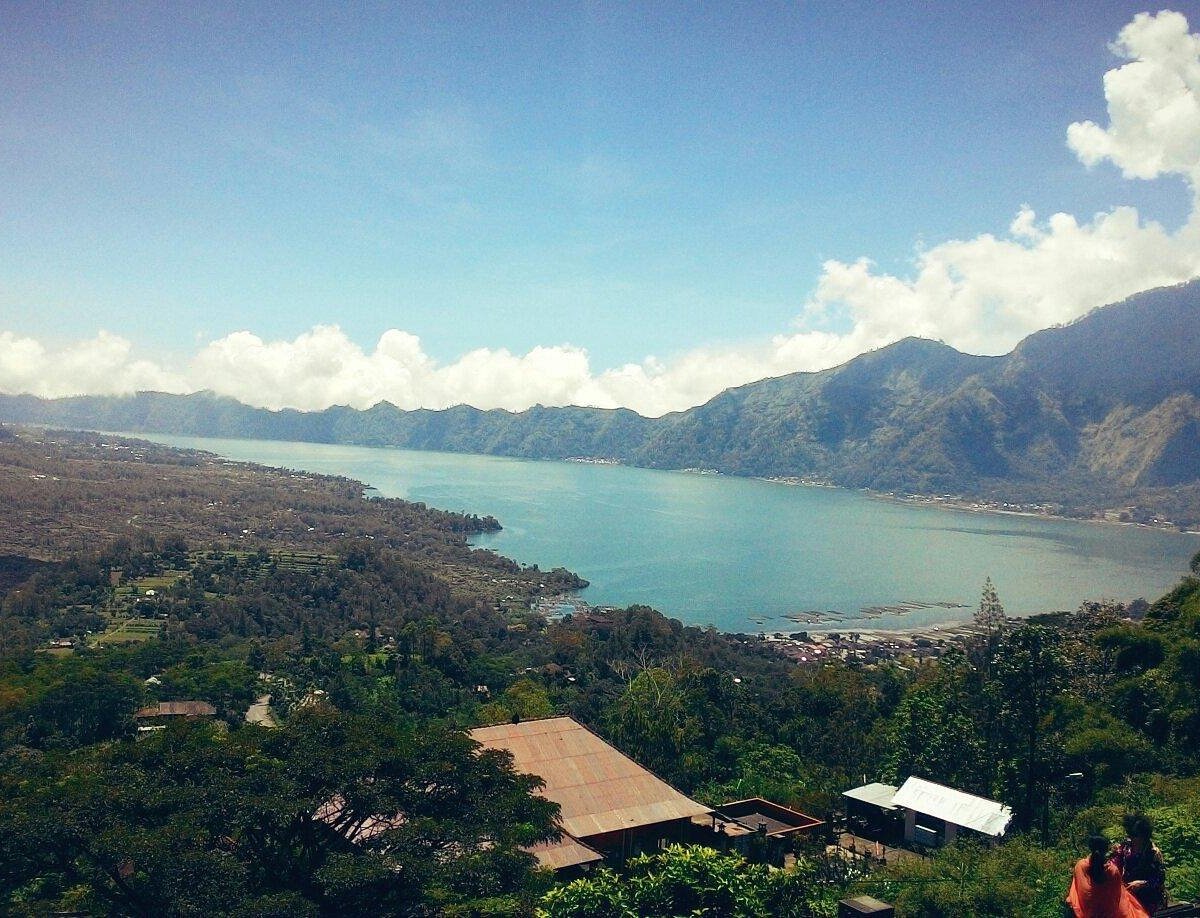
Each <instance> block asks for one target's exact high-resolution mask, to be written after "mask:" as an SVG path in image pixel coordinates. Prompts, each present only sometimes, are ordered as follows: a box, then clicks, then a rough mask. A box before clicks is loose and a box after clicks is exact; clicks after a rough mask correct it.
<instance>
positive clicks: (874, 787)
mask: <svg viewBox="0 0 1200 918" xmlns="http://www.w3.org/2000/svg"><path fill="white" fill-rule="evenodd" d="M842 796H843V797H849V798H850V799H851V800H861V801H862V802H863V803H869V804H871V805H872V806H878V807H882V808H883V809H885V810H890V809H893V806H892V798H893V797H895V796H896V787H895V786H894V785H892V784H880V783H879V782H878V781H876V782H874V783H873V784H864V785H863V786H862V787H854V788H851V789H850V790H848V791H842Z"/></svg>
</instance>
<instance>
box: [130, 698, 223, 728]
mask: <svg viewBox="0 0 1200 918" xmlns="http://www.w3.org/2000/svg"><path fill="white" fill-rule="evenodd" d="M216 715H217V709H216V708H214V707H213V706H212V705H211V704H209V703H208V702H207V701H160V702H159V703H158V704H152V705H149V706H148V707H144V708H140V709H139V710H137V711H136V712H134V715H133V716H134V719H135V720H137V724H138V732H139V733H148V732H150V731H153V730H162V729H164V728H165V727H166V726H167V723H168V721H172V720H176V719H178V718H182V717H216Z"/></svg>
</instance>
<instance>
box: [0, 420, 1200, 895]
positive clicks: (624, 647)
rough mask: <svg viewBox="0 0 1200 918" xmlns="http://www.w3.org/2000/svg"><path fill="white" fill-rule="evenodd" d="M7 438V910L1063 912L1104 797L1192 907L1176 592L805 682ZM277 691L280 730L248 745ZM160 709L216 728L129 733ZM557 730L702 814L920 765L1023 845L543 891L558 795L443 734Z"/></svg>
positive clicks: (0, 627) (160, 473) (1194, 607)
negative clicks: (538, 843)
mask: <svg viewBox="0 0 1200 918" xmlns="http://www.w3.org/2000/svg"><path fill="white" fill-rule="evenodd" d="M104 444H108V445H104ZM116 446H122V447H126V446H127V447H129V448H127V449H117V448H116ZM0 449H2V450H3V456H4V457H5V460H4V464H3V466H0V469H2V470H4V475H5V476H7V477H0V483H3V486H4V487H5V488H6V489H7V490H6V494H7V495H9V498H10V499H11V500H12V501H13V503H12V504H11V506H12V507H13V514H12V519H13V520H15V521H16V524H15V525H14V527H13V528H12V529H11V531H10V532H8V533H7V534H6V538H7V540H8V542H7V547H6V548H5V550H6V551H8V552H9V553H10V558H9V560H8V562H7V563H6V566H5V569H6V570H7V571H8V578H7V580H5V581H3V585H2V589H3V597H2V599H0V636H3V640H2V641H0V903H2V904H0V910H2V911H4V912H5V913H10V914H29V915H34V914H45V913H46V912H48V911H52V910H54V909H66V910H75V911H80V912H84V913H88V914H127V915H145V914H155V915H192V914H196V915H199V914H205V915H208V914H245V915H273V914H279V915H283V914H300V915H304V914H398V915H405V914H408V915H432V914H457V915H530V914H532V913H533V912H534V911H535V910H538V909H541V910H542V912H543V913H544V914H546V915H553V916H559V915H562V916H567V915H572V916H579V915H611V914H645V915H655V914H663V915H667V914H680V913H684V912H683V911H681V910H686V909H692V908H704V907H708V908H710V910H711V909H718V910H723V913H730V914H746V915H752V914H788V915H796V916H801V915H830V914H832V912H831V909H832V904H833V902H835V901H836V899H837V898H838V896H840V895H842V894H844V893H846V892H847V891H853V890H863V891H870V892H873V893H875V894H878V895H880V896H881V897H883V898H887V899H891V900H894V901H896V902H897V903H899V904H900V905H901V908H902V914H905V915H929V916H950V915H967V914H971V915H997V916H1001V915H1005V916H1007V915H1040V914H1045V915H1055V914H1057V912H1055V911H1054V909H1055V908H1056V907H1057V903H1058V902H1059V900H1061V897H1062V894H1063V891H1064V889H1065V885H1066V881H1067V875H1068V874H1067V871H1068V868H1069V865H1070V863H1071V862H1072V861H1073V859H1074V857H1075V856H1077V852H1078V849H1079V840H1080V838H1081V837H1082V835H1083V834H1086V832H1087V831H1089V830H1091V829H1094V828H1106V829H1110V830H1112V829H1113V827H1115V826H1117V825H1118V824H1119V821H1120V817H1121V815H1122V813H1123V812H1124V811H1125V810H1126V809H1128V808H1138V809H1143V810H1146V811H1147V812H1149V813H1150V815H1151V816H1152V818H1154V819H1155V821H1156V823H1157V825H1158V834H1157V837H1158V841H1159V843H1160V845H1161V846H1162V847H1163V850H1164V854H1165V856H1166V858H1167V863H1168V870H1169V885H1170V888H1171V890H1172V892H1173V893H1175V894H1176V895H1180V896H1200V835H1197V829H1196V826H1198V825H1200V819H1198V817H1200V779H1198V778H1197V766H1198V763H1200V579H1198V578H1197V577H1196V576H1189V577H1185V578H1183V579H1182V580H1181V581H1180V584H1179V586H1178V587H1177V588H1176V589H1174V590H1173V591H1172V592H1171V593H1169V594H1168V595H1167V596H1165V597H1163V598H1161V599H1159V600H1158V601H1157V602H1155V603H1153V604H1152V605H1151V606H1150V608H1149V609H1148V610H1147V611H1146V614H1145V618H1144V620H1143V621H1140V622H1133V621H1129V620H1126V619H1123V618H1122V617H1121V613H1122V611H1123V610H1121V609H1115V608H1108V607H1104V606H1095V605H1085V606H1084V607H1083V608H1081V609H1080V611H1079V612H1078V613H1075V614H1072V615H1067V616H1058V617H1053V618H1046V619H1041V620H1035V621H1030V622H1028V623H1024V624H1022V625H1021V626H1020V627H1010V628H1009V629H1007V630H1004V631H997V632H996V633H994V634H992V635H991V637H989V638H988V639H981V640H980V641H979V642H977V643H976V644H974V645H972V646H968V647H966V648H965V649H964V650H963V651H962V652H961V653H954V654H951V655H948V656H946V657H944V658H943V659H942V660H940V661H937V662H930V663H925V664H922V665H916V664H913V663H911V662H906V663H905V664H904V665H896V664H881V665H878V666H859V665H844V664H840V663H832V664H826V665H819V666H818V665H813V666H807V667H798V666H796V665H794V664H791V663H789V662H787V661H785V660H783V659H782V658H779V657H777V656H774V655H773V654H772V653H771V652H770V651H769V650H768V649H767V648H766V647H765V646H764V644H762V643H761V642H759V641H758V640H756V639H754V638H750V637H745V636H736V635H724V634H720V633H718V632H716V631H714V630H712V629H698V628H688V627H684V626H682V625H681V624H680V623H679V622H675V621H672V620H669V619H666V618H664V617H663V616H661V615H659V614H658V613H656V612H654V611H653V610H651V609H648V608H645V607H633V608H630V609H626V610H621V611H617V612H612V613H606V614H604V615H589V616H575V617H572V618H568V619H565V620H563V621H558V622H547V621H545V620H544V619H542V618H540V617H537V616H534V615H532V614H530V613H529V611H528V603H529V600H530V599H532V598H533V597H536V596H537V595H538V594H539V592H541V591H545V590H556V589H560V588H562V587H569V586H571V585H572V584H573V583H575V582H576V581H574V579H573V578H572V576H571V575H569V574H567V573H566V572H552V573H545V572H540V571H536V570H534V569H523V568H519V567H518V566H516V565H514V564H512V563H511V562H507V561H504V560H503V559H500V558H497V557H496V556H494V555H491V554H489V553H486V552H478V551H473V550H472V549H471V548H470V547H469V546H468V545H467V543H466V541H465V537H464V534H463V533H464V531H469V530H470V529H471V528H472V527H473V526H476V525H479V524H477V523H475V522H474V521H472V520H471V519H470V518H465V517H459V516H456V515H452V514H440V513H438V512H436V511H429V510H427V509H425V508H420V507H414V506H411V505H406V504H403V503H402V502H397V501H370V500H364V499H362V497H361V496H360V495H361V490H360V486H358V485H356V484H355V483H353V482H347V481H344V480H339V479H326V478H322V477H321V476H300V475H291V474H283V473H275V472H270V471H267V470H259V469H255V468H254V467H250V466H240V465H233V464H229V463H220V462H216V461H215V460H213V459H212V458H211V457H206V456H204V455H203V454H194V453H179V452H176V451H168V450H158V449H152V448H149V447H146V446H145V445H136V444H133V445H131V444H128V443H124V442H121V443H118V442H117V441H115V440H111V438H110V439H103V438H89V437H74V436H71V437H68V436H62V435H57V434H23V435H21V436H18V437H15V438H11V439H9V440H7V441H6V442H4V443H3V444H0ZM43 475H44V476H46V477H44V478H39V477H33V476H43ZM55 478H57V481H56V480H55ZM109 479H111V481H112V482H113V484H112V485H111V486H110V487H101V486H100V485H99V482H103V481H106V480H109ZM25 482H28V483H29V485H30V486H29V488H28V490H27V491H24V490H23V489H22V488H21V487H20V486H19V485H21V484H24V483H25ZM92 483H96V484H92ZM234 496H236V500H234V499H233V497H234ZM213 501H220V503H216V504H213V503H212V502H213ZM56 506H58V507H60V508H62V511H63V512H64V513H65V515H64V516H62V517H57V516H55V515H54V514H55V509H54V508H55V507H56ZM210 506H215V507H217V509H215V510H206V509H204V508H208V507H210ZM248 508H252V512H247V510H248ZM289 508H290V509H291V511H292V512H291V513H288V512H287V511H288V510H289ZM296 513H303V514H304V523H303V525H300V526H290V527H289V526H285V525H281V524H279V523H274V522H271V523H269V524H267V523H264V522H263V521H275V520H287V519H288V518H289V517H291V516H294V515H295V514H296ZM151 514H153V517H152V519H153V523H152V524H148V523H146V522H143V521H144V520H146V519H147V518H150V517H151ZM135 515H136V516H138V520H137V521H135V522H140V523H141V524H142V525H141V526H140V527H138V526H130V525H129V522H128V521H129V520H131V519H133V518H134V516H135ZM248 521H254V522H255V525H254V526H250V525H246V523H247V522H248ZM150 525H152V526H153V529H149V528H148V527H149V526H150ZM309 526H312V527H313V532H310V531H309ZM245 529H249V530H250V532H243V531H242V530H245ZM318 532H319V533H323V535H322V537H320V538H319V537H318V536H317V535H316V534H315V533H318ZM47 533H49V534H47ZM336 533H344V534H343V535H336ZM367 536H374V538H368V537H367ZM55 539H57V540H59V543H60V545H61V548H60V549H58V550H57V551H56V550H54V549H55V545H54V540H55ZM23 551H28V552H30V553H35V552H36V553H37V554H38V555H40V556H41V561H40V563H34V562H31V561H28V560H22V559H24V558H26V557H27V556H25V555H22V552H23ZM1195 573H1197V572H1196V571H1193V574H1195ZM137 623H142V624H141V625H140V626H136V625H137ZM55 639H56V640H59V641H70V640H73V641H74V646H73V648H72V649H71V650H68V649H67V648H66V647H58V648H55V647H51V646H50V641H51V640H55ZM268 693H269V694H270V695H271V701H272V708H273V709H274V711H275V713H276V716H277V717H278V718H279V719H280V721H281V725H280V726H279V727H277V728H275V729H265V728H263V727H260V726H256V725H253V724H248V723H246V721H245V718H244V712H245V711H246V709H247V708H248V707H249V706H250V704H251V703H252V702H253V701H254V700H255V699H256V698H257V697H259V696H261V695H263V694H268ZM170 700H203V701H207V702H209V703H210V704H212V705H213V706H214V708H215V709H216V710H217V715H216V717H215V718H212V719H210V720H194V721H185V722H183V723H178V724H173V725H172V726H171V727H169V728H168V729H166V730H163V731H161V732H157V733H153V734H152V735H150V736H149V737H148V738H147V737H145V736H142V737H141V738H138V739H134V737H135V735H136V722H135V719H134V712H135V711H136V710H137V709H138V708H139V707H141V706H142V705H144V704H147V703H150V702H154V701H170ZM560 712H566V713H570V714H572V715H573V716H575V717H576V718H578V719H580V720H581V721H583V722H584V723H586V724H588V725H589V726H590V727H591V728H592V729H594V730H596V731H598V732H599V733H601V734H602V735H604V736H605V737H606V738H608V739H609V740H610V741H612V742H614V743H615V744H616V745H618V746H619V747H620V748H621V749H623V750H624V751H626V752H627V753H629V754H630V755H632V756H633V757H634V758H636V759H637V760H639V761H640V762H642V763H644V764H646V765H647V766H649V767H651V768H652V769H654V770H656V771H657V772H658V773H659V774H660V775H662V776H663V777H665V778H667V779H668V780H670V781H672V782H673V783H674V784H676V786H678V787H679V788H680V789H682V790H684V791H685V792H687V793H690V794H693V795H695V796H696V797H697V798H698V799H702V800H705V801H707V802H711V803H717V802H720V801H722V800H727V799H731V798H742V797H746V796H751V795H755V794H761V795H764V796H769V797H772V798H773V799H776V800H778V801H779V802H781V803H785V804H792V805H795V806H798V807H799V808H801V809H805V810H808V811H810V812H813V813H815V814H816V815H820V816H824V815H827V814H828V813H829V811H830V810H831V808H832V807H833V806H834V805H835V803H836V800H837V796H838V795H839V793H840V792H841V791H842V790H844V789H845V788H847V787H849V786H853V785H855V784H858V783H860V782H861V780H862V777H863V775H867V776H868V777H869V778H872V779H875V778H880V779H882V778H897V779H898V778H902V777H904V776H906V775H909V774H918V775H921V776H924V777H928V778H931V779H933V780H937V781H941V782H943V783H948V784H954V785H957V786H959V787H962V788H964V789H967V790H972V791H975V792H978V793H982V794H986V795H989V796H996V797H998V798H999V799H1003V800H1005V801H1007V802H1009V803H1011V804H1012V805H1013V807H1014V809H1015V811H1016V824H1015V826H1014V828H1013V831H1012V833H1011V839H1010V840H1009V841H1007V842H1006V843H1005V844H1003V845H1001V846H1000V847H998V848H996V849H981V848H980V849H977V848H972V847H970V846H968V845H956V846H953V847H952V848H950V849H947V850H946V851H944V852H941V853H939V854H938V855H937V856H935V857H934V858H932V859H930V860H927V861H922V862H919V863H917V864H915V865H909V866H905V867H903V868H901V867H895V868H888V869H887V870H877V871H875V872H874V873H871V874H870V875H869V876H862V873H863V871H862V870H861V869H854V865H850V866H847V865H845V864H844V863H843V862H841V861H840V860H834V861H830V860H827V859H825V858H823V857H822V855H821V852H820V851H806V852H803V857H802V858H801V860H800V861H799V866H798V868H797V869H795V870H793V871H790V872H788V873H786V874H776V873H772V872H770V871H767V870H765V869H764V868H763V867H761V866H758V865H751V864H747V863H745V862H743V861H741V860H740V859H738V858H737V857H733V856H729V855H717V854H714V853H711V852H705V851H703V850H699V851H698V850H694V849H673V850H672V851H668V852H665V853H662V854H659V855H655V856H653V857H649V858H644V859H639V860H636V861H633V862H631V863H630V864H629V865H628V866H627V868H625V871H626V873H624V874H620V875H618V874H615V873H608V872H599V873H597V874H595V875H593V877H592V878H590V879H589V880H586V881H581V883H580V884H577V885H575V886H564V887H559V888H556V889H551V888H550V887H551V882H552V881H551V879H550V878H549V877H546V876H543V875H541V874H539V873H537V872H536V871H533V870H532V869H531V866H532V859H531V858H530V857H529V856H528V855H527V854H526V853H524V852H523V851H522V850H521V847H522V846H524V845H527V844H529V843H530V842H532V841H534V840H536V839H539V838H545V837H547V836H548V835H549V834H551V833H552V831H553V829H552V825H553V815H554V813H553V807H552V806H548V805H547V804H545V803H544V802H543V801H540V799H539V798H537V797H536V796H531V795H530V791H532V790H535V783H534V782H531V781H530V780H529V779H526V778H523V777H521V776H518V775H515V774H514V773H513V772H512V769H511V763H510V762H509V760H508V759H507V757H505V756H503V755H499V754H489V755H486V756H479V755H477V754H475V751H474V749H473V746H472V744H471V743H470V742H469V741H468V740H467V738H466V737H465V736H464V734H463V733H462V729H463V728H464V727H468V726H473V725H477V724H484V723H497V722H504V721H508V720H510V719H512V718H513V717H514V716H519V717H522V718H530V717H538V716H545V715H547V714H552V713H560ZM1074 773H1080V774H1082V776H1083V777H1082V780H1076V779H1072V778H1069V777H1068V776H1070V775H1072V774H1074ZM860 866H861V865H860ZM618 877H620V878H618Z"/></svg>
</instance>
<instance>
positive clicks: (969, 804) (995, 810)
mask: <svg viewBox="0 0 1200 918" xmlns="http://www.w3.org/2000/svg"><path fill="white" fill-rule="evenodd" d="M892 803H893V804H894V805H895V806H902V807H905V808H907V809H910V810H916V812H918V813H924V814H925V815H927V816H933V817H936V818H937V819H942V820H945V821H946V822H952V823H954V824H955V825H957V826H963V827H965V828H968V829H974V830H975V831H976V832H982V833H983V834H984V835H992V836H997V835H1003V834H1004V830H1005V829H1006V828H1008V823H1009V820H1011V819H1012V810H1011V809H1009V808H1008V807H1006V806H1005V805H1004V804H1003V803H997V802H996V801H995V800H988V799H987V798H985V797H976V796H975V795H974V794H968V793H965V792H964V791H960V790H955V789H954V788H952V787H943V786H942V785H941V784H935V783H933V782H932V781H926V780H925V779H924V778H909V779H908V780H907V781H905V782H904V784H902V785H901V787H900V790H898V791H896V796H895V797H893V798H892Z"/></svg>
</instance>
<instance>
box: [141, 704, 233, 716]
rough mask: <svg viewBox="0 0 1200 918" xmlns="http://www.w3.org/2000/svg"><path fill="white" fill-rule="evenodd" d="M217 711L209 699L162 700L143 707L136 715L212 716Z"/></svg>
mask: <svg viewBox="0 0 1200 918" xmlns="http://www.w3.org/2000/svg"><path fill="white" fill-rule="evenodd" d="M216 713H217V709H216V708H214V707H213V706H212V705H211V704H209V703H208V702H207V701H160V702H159V703H158V704H152V705H150V706H149V707H148V708H141V709H140V710H138V711H137V713H135V714H134V715H133V716H134V717H211V716H212V715H214V714H216Z"/></svg>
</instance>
